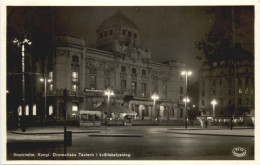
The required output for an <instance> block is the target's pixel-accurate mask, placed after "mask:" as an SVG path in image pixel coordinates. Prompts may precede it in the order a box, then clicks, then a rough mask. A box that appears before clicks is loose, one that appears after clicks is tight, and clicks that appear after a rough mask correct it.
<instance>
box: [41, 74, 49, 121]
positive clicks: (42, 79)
mask: <svg viewBox="0 0 260 165" xmlns="http://www.w3.org/2000/svg"><path fill="white" fill-rule="evenodd" d="M40 81H41V82H44V119H45V120H46V115H47V110H46V108H47V106H46V104H47V101H46V93H47V92H46V91H47V81H48V82H51V81H52V80H51V79H47V78H46V77H44V78H40Z"/></svg>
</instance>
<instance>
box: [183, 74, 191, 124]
mask: <svg viewBox="0 0 260 165" xmlns="http://www.w3.org/2000/svg"><path fill="white" fill-rule="evenodd" d="M191 74H192V72H191V71H188V70H185V71H182V72H181V75H182V76H185V97H184V98H188V97H187V88H188V85H187V84H188V76H190V75H191ZM187 101H188V99H187V100H186V101H185V122H184V124H185V129H186V128H187V118H188V112H187Z"/></svg>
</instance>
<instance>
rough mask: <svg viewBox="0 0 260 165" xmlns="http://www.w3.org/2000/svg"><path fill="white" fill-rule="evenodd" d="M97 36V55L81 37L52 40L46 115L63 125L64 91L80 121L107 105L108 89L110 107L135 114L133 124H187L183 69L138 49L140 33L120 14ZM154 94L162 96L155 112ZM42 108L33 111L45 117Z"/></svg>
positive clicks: (69, 116) (40, 87) (69, 112)
mask: <svg viewBox="0 0 260 165" xmlns="http://www.w3.org/2000/svg"><path fill="white" fill-rule="evenodd" d="M96 33H97V48H96V49H95V48H90V47H86V46H85V41H84V40H82V39H79V38H77V37H72V36H69V35H64V36H62V35H60V36H55V37H54V55H53V56H52V57H49V58H48V59H47V60H46V61H48V62H47V65H46V67H45V68H46V69H45V71H44V72H45V74H44V75H46V76H45V77H47V78H48V79H51V80H52V81H51V82H49V83H48V84H47V88H46V90H47V95H46V97H47V99H46V101H47V103H46V112H45V113H46V115H47V116H50V115H51V116H53V117H54V118H55V119H56V120H59V119H64V109H65V108H64V104H63V102H64V98H63V97H62V94H63V89H67V90H68V94H69V96H68V102H67V106H66V109H67V111H66V113H67V115H66V116H67V119H78V118H79V114H80V111H81V110H91V109H94V108H96V107H98V106H100V105H102V104H104V103H106V102H107V97H106V96H105V95H104V90H106V89H108V88H110V89H111V90H113V92H114V96H111V104H115V105H121V106H125V107H128V108H129V109H131V110H132V111H134V112H136V114H137V115H136V116H135V118H134V119H135V120H151V121H152V120H157V119H158V120H165V121H166V120H175V121H177V120H179V121H183V117H184V114H185V112H184V106H183V101H182V100H183V96H184V91H185V89H184V88H185V84H184V79H183V77H182V76H181V74H180V73H181V71H183V69H185V65H184V64H183V63H179V62H177V61H173V60H169V61H167V62H165V63H158V62H155V61H153V60H152V58H151V51H150V50H149V49H142V48H141V46H140V30H139V29H138V28H137V27H136V25H135V24H134V23H133V22H132V21H131V20H129V19H128V18H127V17H125V16H124V15H122V14H121V13H120V12H117V13H116V14H115V15H113V16H111V17H110V18H108V19H107V20H105V21H104V22H103V23H102V24H101V25H100V26H99V27H98V28H97V31H96ZM38 65H39V66H40V63H39V64H38ZM38 68H39V67H38ZM39 70H40V69H37V71H39ZM36 84H37V85H36V86H37V87H36V92H38V93H41V92H43V85H42V84H40V83H36ZM154 93H157V94H158V96H159V99H158V100H156V104H155V105H156V106H155V108H154V102H153V100H152V99H151V96H152V94H154ZM42 97H43V95H42ZM38 102H41V103H39V104H38V103H37V102H36V103H35V106H34V108H36V109H37V115H42V113H40V111H42V110H41V109H40V108H38V107H42V105H43V104H42V102H43V100H42V99H41V100H38ZM34 111H35V110H34ZM34 111H33V112H34ZM35 113H36V112H35Z"/></svg>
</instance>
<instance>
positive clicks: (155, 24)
mask: <svg viewBox="0 0 260 165" xmlns="http://www.w3.org/2000/svg"><path fill="white" fill-rule="evenodd" d="M118 9H120V10H121V12H122V14H124V15H125V16H127V17H128V18H129V19H131V20H132V21H133V22H134V23H135V24H136V26H137V27H138V28H139V30H140V32H141V47H142V48H150V49H151V52H152V58H153V60H155V61H158V62H164V61H167V60H171V59H175V60H178V61H180V62H183V63H186V64H187V67H188V68H190V69H191V70H192V71H193V72H194V74H193V76H192V78H191V80H195V79H197V77H198V69H199V64H200V61H198V60H196V59H195V56H196V55H198V54H199V53H200V51H198V50H197V49H196V47H195V41H197V40H199V39H201V38H203V37H204V36H205V33H207V32H208V31H209V30H210V29H211V26H212V25H213V16H212V15H211V14H209V13H207V12H206V10H207V9H209V7H176V6H175V7H54V8H53V10H51V8H50V7H37V8H36V7H32V8H30V9H28V8H26V7H25V8H22V9H21V8H19V7H9V8H8V10H7V12H8V25H9V26H8V28H13V27H15V28H17V29H18V30H17V31H22V30H20V28H21V26H25V29H31V28H32V27H33V28H35V29H36V31H37V29H39V30H41V31H44V32H45V33H47V34H49V33H51V31H53V32H54V33H55V34H70V35H73V36H77V37H80V38H82V39H84V40H85V43H86V46H88V47H94V48H95V43H96V29H97V27H98V26H99V25H100V24H101V23H102V22H103V21H104V20H105V19H107V18H108V17H110V16H112V15H113V14H114V13H115V12H116V11H117V10H118ZM19 10H20V11H19ZM52 13H53V14H52ZM52 15H53V17H51V16H52ZM19 22H20V24H21V25H19ZM26 22H29V23H26ZM51 22H53V26H52V25H51V24H52V23H51ZM32 24H33V25H34V26H29V25H32ZM18 25H19V26H18ZM52 27H53V28H52ZM35 29H34V30H35ZM25 31H26V30H25ZM42 44H44V43H42Z"/></svg>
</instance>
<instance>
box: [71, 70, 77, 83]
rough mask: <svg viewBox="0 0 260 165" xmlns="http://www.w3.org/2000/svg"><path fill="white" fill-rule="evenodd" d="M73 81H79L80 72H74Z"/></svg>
mask: <svg viewBox="0 0 260 165" xmlns="http://www.w3.org/2000/svg"><path fill="white" fill-rule="evenodd" d="M72 81H73V82H78V81H79V73H78V72H72Z"/></svg>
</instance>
